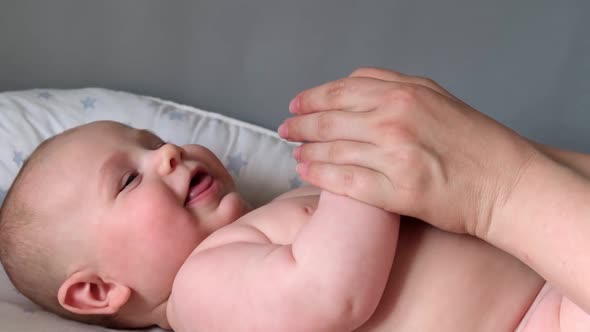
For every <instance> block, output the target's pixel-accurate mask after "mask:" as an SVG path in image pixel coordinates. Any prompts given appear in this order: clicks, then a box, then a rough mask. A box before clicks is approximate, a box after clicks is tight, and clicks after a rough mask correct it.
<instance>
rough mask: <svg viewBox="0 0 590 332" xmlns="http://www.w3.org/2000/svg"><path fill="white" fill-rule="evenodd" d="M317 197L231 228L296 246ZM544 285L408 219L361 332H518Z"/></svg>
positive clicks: (473, 245) (492, 251) (485, 250)
mask: <svg viewBox="0 0 590 332" xmlns="http://www.w3.org/2000/svg"><path fill="white" fill-rule="evenodd" d="M318 197H319V196H316V195H313V196H302V197H294V198H287V199H281V200H275V201H273V202H271V203H270V204H267V205H265V206H263V207H261V208H258V209H256V210H254V211H252V212H250V213H248V214H247V215H245V216H243V217H242V218H240V219H239V220H238V221H236V222H235V223H234V224H232V225H236V226H239V225H243V224H248V225H252V226H255V227H256V228H258V229H260V230H262V231H263V232H264V233H265V234H266V235H267V236H268V237H269V238H270V240H271V241H272V242H273V243H277V244H290V243H292V242H293V240H294V239H295V237H296V236H297V233H298V231H299V230H300V229H301V227H302V226H303V225H305V224H306V223H307V222H308V221H309V220H310V217H311V215H312V214H313V211H314V210H315V209H316V207H317V203H318ZM232 225H230V226H227V227H232ZM351 250H353V249H351ZM543 283H544V281H543V280H542V279H541V278H540V277H539V276H538V275H537V274H536V273H534V272H533V271H532V270H530V269H529V268H527V267H526V266H525V265H524V264H522V263H521V262H519V261H518V260H516V259H515V258H513V257H512V256H509V255H507V254H505V253H503V252H501V251H500V250H498V249H496V248H494V247H492V246H490V245H488V244H486V243H484V242H482V241H480V240H478V239H475V238H472V237H469V236H465V235H457V234H451V233H447V232H443V231H440V230H437V229H435V228H433V227H431V226H429V225H426V224H424V223H423V222H420V221H416V220H408V219H405V220H404V219H402V224H401V228H400V234H399V240H398V245H397V251H396V257H395V259H394V263H393V267H392V269H391V274H390V277H389V281H388V285H387V287H386V290H385V292H384V294H383V297H382V299H381V302H380V304H379V306H378V308H377V310H376V312H375V313H374V315H373V316H372V318H371V319H370V320H369V321H367V322H366V323H365V324H364V325H363V326H361V327H360V328H359V329H358V330H357V331H358V332H368V331H371V332H373V331H376V332H380V331H383V332H389V331H400V332H403V331H412V332H415V331H440V332H444V331H453V332H457V331H494V332H502V331H506V332H508V331H510V332H512V331H514V329H515V328H516V326H517V325H518V323H519V322H520V320H521V319H522V317H523V316H524V314H525V312H526V311H527V309H528V307H529V306H530V304H531V303H532V302H533V300H534V298H535V296H536V294H537V293H538V292H539V289H540V288H541V287H542V285H543Z"/></svg>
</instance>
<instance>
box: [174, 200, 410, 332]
mask: <svg viewBox="0 0 590 332" xmlns="http://www.w3.org/2000/svg"><path fill="white" fill-rule="evenodd" d="M271 204H272V203H271ZM277 217H278V218H281V217H283V218H284V217H288V216H277ZM398 228H399V216H397V215H393V214H390V213H386V212H384V211H383V210H380V209H377V208H374V207H371V206H368V205H366V204H364V203H361V202H358V201H355V200H353V199H350V198H347V197H343V196H337V195H334V194H331V193H328V192H322V194H321V196H320V200H319V204H318V207H317V209H316V211H315V212H314V214H313V216H312V217H311V220H310V221H309V222H308V223H307V224H306V225H305V226H304V227H303V228H302V229H301V230H300V232H299V233H298V234H297V236H296V239H295V241H294V243H293V244H292V245H277V244H272V243H270V241H269V240H268V237H266V236H265V235H264V234H263V233H262V232H261V231H259V230H257V229H255V228H252V227H248V226H244V225H231V226H229V227H226V228H225V229H222V230H221V231H220V232H217V233H215V234H214V235H212V236H219V237H225V236H227V239H228V241H225V243H220V242H219V240H217V241H213V242H214V243H216V247H213V248H209V249H205V250H203V251H200V252H198V253H197V254H196V255H194V256H192V257H191V258H190V259H189V260H188V261H187V263H185V265H184V266H183V268H182V269H181V271H180V272H179V274H178V276H177V279H176V280H175V284H174V288H173V295H172V296H171V301H170V303H171V304H170V305H171V306H172V308H173V309H172V310H169V312H171V316H172V317H170V320H171V324H172V325H173V327H174V328H175V329H176V330H177V331H189V330H194V329H195V328H197V327H198V328H199V329H202V330H203V331H220V332H223V331H282V332H288V331H317V332H321V331H326V332H328V331H334V332H336V331H337V332H345V331H352V330H354V329H355V328H357V327H358V326H359V325H361V324H362V323H363V322H365V321H366V320H367V319H368V318H369V317H370V316H371V315H372V313H373V311H374V310H375V308H376V306H377V304H378V302H379V300H380V298H381V295H382V292H383V290H384V287H385V285H386V282H387V279H388V276H389V271H390V269H391V264H392V261H393V256H394V253H395V247H396V244H397V235H398ZM224 233H225V234H224ZM213 242H212V243H213Z"/></svg>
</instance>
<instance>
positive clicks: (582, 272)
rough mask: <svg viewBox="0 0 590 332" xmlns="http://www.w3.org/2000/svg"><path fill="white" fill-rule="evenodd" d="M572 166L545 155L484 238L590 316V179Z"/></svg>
mask: <svg viewBox="0 0 590 332" xmlns="http://www.w3.org/2000/svg"><path fill="white" fill-rule="evenodd" d="M576 165H578V164H577V163H576ZM570 167H571V166H569V167H566V166H564V165H563V164H561V163H558V162H555V160H552V159H549V158H545V157H543V156H541V157H539V159H537V160H536V161H535V162H533V163H531V165H530V166H529V168H528V169H527V171H526V172H525V173H524V175H523V177H522V178H521V180H520V182H519V183H518V185H517V186H516V188H515V190H514V191H513V193H512V195H511V196H510V198H509V199H508V200H507V202H506V204H505V205H504V206H502V207H499V209H498V210H497V211H496V215H494V217H493V222H492V223H491V224H490V228H489V230H488V232H487V234H486V235H485V238H484V240H486V241H488V242H490V243H492V244H494V245H496V246H497V247H499V248H501V249H503V250H505V251H506V252H508V253H511V254H512V255H514V256H515V257H517V258H519V259H520V260H521V261H523V262H524V263H526V264H527V265H529V266H530V267H531V268H533V269H534V270H535V271H537V272H538V273H539V274H540V275H541V276H542V277H544V278H545V279H546V280H547V281H549V282H551V283H553V284H554V285H556V286H557V287H559V288H560V289H561V290H562V291H563V292H564V294H565V295H566V296H567V297H568V298H570V299H571V300H572V301H574V302H575V303H577V304H578V305H579V306H580V307H582V308H583V309H584V310H586V311H587V312H590V282H589V281H590V254H589V253H590V180H589V178H587V177H585V176H583V175H581V174H580V173H581V172H580V171H579V170H578V171H574V170H572V168H573V167H571V168H570ZM582 169H585V167H584V168H582Z"/></svg>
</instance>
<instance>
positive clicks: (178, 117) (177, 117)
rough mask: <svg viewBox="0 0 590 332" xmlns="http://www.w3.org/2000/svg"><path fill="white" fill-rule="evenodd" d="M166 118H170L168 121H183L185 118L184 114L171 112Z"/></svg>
mask: <svg viewBox="0 0 590 332" xmlns="http://www.w3.org/2000/svg"><path fill="white" fill-rule="evenodd" d="M168 117H169V118H170V120H184V118H186V113H183V112H178V111H172V112H170V113H169V114H168Z"/></svg>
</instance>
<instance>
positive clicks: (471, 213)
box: [279, 68, 537, 235]
mask: <svg viewBox="0 0 590 332" xmlns="http://www.w3.org/2000/svg"><path fill="white" fill-rule="evenodd" d="M289 109H290V111H291V112H292V113H294V114H295V115H296V116H295V117H294V118H290V119H287V120H286V121H285V123H284V124H283V125H281V127H279V134H280V135H281V137H283V138H285V139H288V140H291V141H301V142H305V143H304V144H303V145H302V146H301V147H300V148H298V149H296V150H295V151H294V156H295V158H296V159H297V160H298V162H299V164H298V166H297V170H298V173H299V175H300V176H301V177H302V178H303V179H304V180H306V181H308V182H310V183H311V184H314V185H316V186H319V187H321V188H323V189H326V190H329V191H332V192H335V193H339V194H343V195H347V196H350V197H354V198H356V199H358V200H361V201H364V202H366V203H369V204H372V205H376V206H379V207H382V208H385V209H387V210H389V211H392V212H396V213H399V214H404V215H409V216H412V217H416V218H419V219H422V220H425V221H427V222H429V223H432V224H433V225H434V226H436V227H439V228H442V229H445V230H449V231H453V232H460V233H463V232H466V233H470V234H472V235H482V234H480V233H481V232H484V233H485V232H487V229H488V227H489V224H490V223H491V222H492V219H493V217H494V212H495V211H496V210H497V209H498V208H501V206H502V205H503V204H505V203H506V201H507V200H509V199H510V194H511V192H512V189H513V188H514V186H515V185H516V184H517V183H518V180H519V178H520V176H521V175H522V174H523V172H525V171H526V169H527V166H528V165H529V164H530V163H531V161H532V160H534V159H535V158H534V157H535V156H536V154H537V150H536V149H535V147H534V146H533V145H532V144H531V143H529V142H528V141H527V140H526V139H524V138H522V137H520V136H519V135H517V134H516V133H515V132H513V131H512V130H510V129H508V128H507V127H505V126H503V125H501V124H499V123H498V122H496V121H494V120H493V119H491V118H489V117H487V116H485V115H484V114H482V113H479V112H478V111H476V110H474V109H473V108H471V107H470V106H469V105H467V104H465V103H464V102H462V101H461V100H459V99H458V98H456V97H454V96H453V95H451V94H450V93H449V92H447V91H446V90H444V89H443V88H442V87H441V86H439V85H438V84H437V83H436V82H434V81H432V80H430V79H425V78H419V77H412V76H407V75H403V74H400V73H397V72H393V71H389V70H384V69H377V68H361V69H358V70H356V71H354V72H353V73H352V74H351V75H350V76H349V77H347V78H344V79H340V80H337V81H333V82H330V83H326V84H324V85H321V86H318V87H315V88H312V89H309V90H306V91H303V92H301V93H299V94H298V95H297V96H296V97H295V98H294V99H293V100H292V101H291V104H290V105H289Z"/></svg>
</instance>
